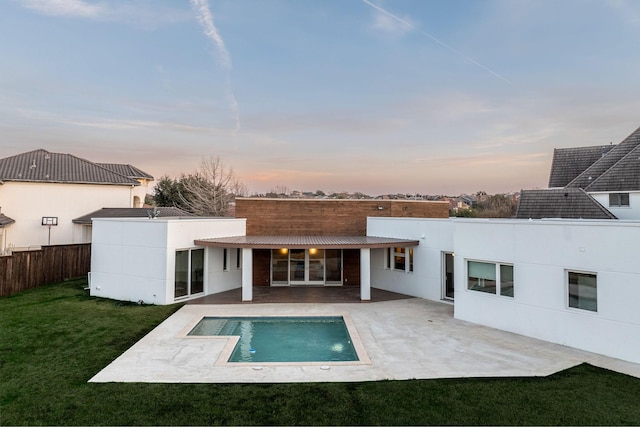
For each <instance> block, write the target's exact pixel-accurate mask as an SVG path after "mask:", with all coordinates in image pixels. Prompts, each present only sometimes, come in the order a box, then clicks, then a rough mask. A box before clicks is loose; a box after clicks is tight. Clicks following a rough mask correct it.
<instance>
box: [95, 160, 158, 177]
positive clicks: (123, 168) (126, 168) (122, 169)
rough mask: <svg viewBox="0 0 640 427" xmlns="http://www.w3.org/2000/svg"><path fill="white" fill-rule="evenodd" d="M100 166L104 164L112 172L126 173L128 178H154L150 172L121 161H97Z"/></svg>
mask: <svg viewBox="0 0 640 427" xmlns="http://www.w3.org/2000/svg"><path fill="white" fill-rule="evenodd" d="M96 165H98V166H102V167H103V168H107V169H109V170H110V171H112V172H116V173H119V174H120V175H124V176H126V177H127V178H131V179H140V178H142V179H149V180H153V176H151V175H149V174H148V173H146V172H144V171H142V170H140V169H138V168H137V167H135V166H131V165H125V164H120V163H96Z"/></svg>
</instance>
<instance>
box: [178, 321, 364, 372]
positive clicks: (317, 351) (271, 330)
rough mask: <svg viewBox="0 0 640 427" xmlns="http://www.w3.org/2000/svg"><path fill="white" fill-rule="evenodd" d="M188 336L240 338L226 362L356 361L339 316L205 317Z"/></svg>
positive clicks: (345, 328) (356, 356)
mask: <svg viewBox="0 0 640 427" xmlns="http://www.w3.org/2000/svg"><path fill="white" fill-rule="evenodd" d="M188 335H206V336H230V335H236V336H239V337H240V339H239V341H238V343H237V344H236V346H235V348H234V350H233V353H231V357H230V358H229V360H228V361H229V362H344V361H357V360H358V355H357V353H356V350H355V348H354V346H353V344H352V343H351V337H350V335H349V331H348V329H347V326H346V325H345V322H344V319H343V318H342V317H341V316H331V317H324V316H323V317H225V318H221V317H205V318H203V319H202V320H201V321H200V322H199V323H198V324H197V325H196V326H195V327H194V328H193V329H192V330H191V332H189V334H188Z"/></svg>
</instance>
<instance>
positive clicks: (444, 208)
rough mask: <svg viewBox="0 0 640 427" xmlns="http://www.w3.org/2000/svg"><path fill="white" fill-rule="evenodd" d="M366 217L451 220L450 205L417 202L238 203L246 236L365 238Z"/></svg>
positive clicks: (251, 200) (258, 200)
mask: <svg viewBox="0 0 640 427" xmlns="http://www.w3.org/2000/svg"><path fill="white" fill-rule="evenodd" d="M367 217H408V218H448V217H449V203H448V202H431V201H414V200H315V199H310V200H309V199H265V198H246V199H240V198H239V199H236V218H246V219H247V235H250V236H268V235H287V236H295V235H307V236H365V235H366V234H367V231H366V227H367Z"/></svg>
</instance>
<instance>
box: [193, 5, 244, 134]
mask: <svg viewBox="0 0 640 427" xmlns="http://www.w3.org/2000/svg"><path fill="white" fill-rule="evenodd" d="M191 6H192V7H193V10H194V11H195V12H196V18H197V19H198V22H199V23H200V26H201V27H202V30H203V31H204V35H205V36H206V37H207V38H208V39H209V40H210V41H211V42H212V43H213V45H214V46H215V48H216V50H217V51H218V59H219V61H220V65H221V66H222V67H223V68H224V69H225V71H226V72H227V98H228V102H229V107H230V108H231V111H232V112H233V115H234V119H235V129H234V134H235V133H237V132H238V131H239V130H240V107H239V105H238V101H237V100H236V96H235V94H234V93H233V85H232V84H231V70H232V69H233V64H232V63H231V55H229V51H228V50H227V48H226V46H225V44H224V40H222V37H221V36H220V33H219V32H218V29H217V28H216V26H215V24H214V23H213V15H212V14H211V10H210V9H209V2H208V1H207V0H191Z"/></svg>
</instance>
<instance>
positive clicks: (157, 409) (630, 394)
mask: <svg viewBox="0 0 640 427" xmlns="http://www.w3.org/2000/svg"><path fill="white" fill-rule="evenodd" d="M84 286H86V282H85V281H84V280H78V281H71V282H65V283H60V284H54V285H50V286H45V287H42V288H39V289H35V290H32V291H28V292H24V293H21V294H19V295H15V296H12V297H8V298H1V299H0V316H1V317H0V322H1V323H0V405H1V407H0V424H1V425H132V424H133V425H216V424H226V425H229V424H232V425H239V424H242V425H282V424H286V425H300V424H302V425H322V424H324V425H326V424H329V425H358V424H366V425H381V424H382V425H416V424H419V425H426V424H437V425H445V424H453V425H478V424H485V425H504V424H507V425H523V424H529V425H558V424H564V425H586V424H591V425H594V424H595V425H614V424H618V425H619V424H623V425H640V380H639V379H636V378H633V377H629V376H626V375H622V374H618V373H615V372H611V371H607V370H604V369H599V368H596V367H593V366H589V365H581V366H578V367H575V368H573V369H569V370H567V371H564V372H561V373H559V374H556V375H552V376H550V377H545V378H510V379H456V380H412V381H380V382H366V383H319V384H315V383H314V384H255V385H253V384H219V385H218V384H139V383H135V384H117V383H110V384H89V383H87V380H89V378H91V377H92V376H93V375H95V374H96V373H97V372H99V371H100V370H101V369H102V368H103V367H104V366H106V365H107V364H108V363H109V362H111V361H112V360H113V359H114V358H116V357H117V356H119V355H120V354H121V353H122V352H124V351H125V350H126V349H127V348H128V347H130V346H131V345H132V344H133V343H135V342H136V341H137V340H139V339H140V338H141V337H142V336H143V335H144V334H146V333H147V332H149V331H150V330H151V329H153V328H154V327H155V326H156V325H157V324H158V323H160V322H161V321H162V320H163V319H165V318H166V317H168V316H169V315H171V314H172V313H173V312H174V311H175V310H176V309H177V308H179V307H177V306H170V307H154V306H138V305H134V304H125V303H118V302H115V301H111V300H103V299H98V298H91V297H89V296H88V295H87V292H86V291H84V290H83V287H84Z"/></svg>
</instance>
